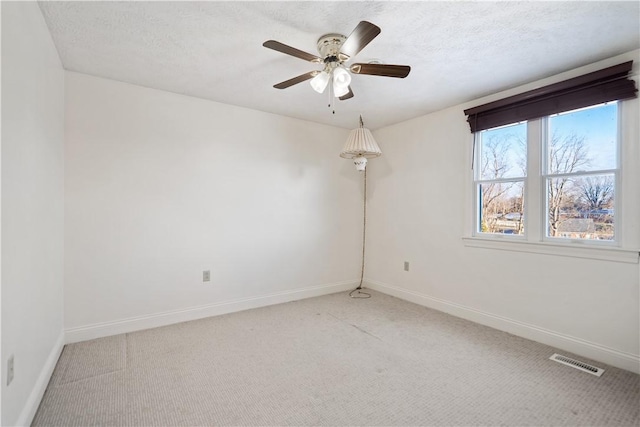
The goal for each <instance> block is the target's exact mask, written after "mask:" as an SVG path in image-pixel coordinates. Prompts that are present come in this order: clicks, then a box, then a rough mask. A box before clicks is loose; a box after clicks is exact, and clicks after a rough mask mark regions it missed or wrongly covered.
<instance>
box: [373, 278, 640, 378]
mask: <svg viewBox="0 0 640 427" xmlns="http://www.w3.org/2000/svg"><path fill="white" fill-rule="evenodd" d="M365 284H366V287H367V288H369V289H373V290H374V291H378V292H382V293H384V294H387V295H391V296H394V297H397V298H400V299H403V300H406V301H410V302H413V303H416V304H420V305H423V306H426V307H429V308H433V309H435V310H438V311H443V312H445V313H448V314H451V315H454V316H456V317H461V318H463V319H467V320H471V321H472V322H476V323H480V324H482V325H486V326H490V327H492V328H495V329H498V330H501V331H504V332H508V333H510V334H513V335H518V336H520V337H523V338H527V339H530V340H532V341H537V342H540V343H542V344H546V345H550V346H553V347H556V348H559V349H562V350H565V351H569V352H571V353H574V354H577V355H580V356H583V357H587V358H589V359H593V360H596V361H600V362H602V363H606V364H608V365H611V366H615V367H617V368H621V369H625V370H627V371H631V372H635V373H637V374H638V373H640V356H638V355H636V354H631V353H625V352H622V351H618V350H614V349H612V348H609V347H605V346H602V345H599V344H595V343H592V342H589V341H585V340H583V339H580V338H576V337H572V336H569V335H564V334H561V333H558V332H554V331H550V330H548V329H544V328H540V327H538V326H535V325H530V324H527V323H523V322H519V321H517V320H513V319H508V318H506V317H502V316H497V315H495V314H491V313H487V312H484V311H480V310H476V309H474V308H471V307H466V306H463V305H460V304H456V303H453V302H450V301H445V300H443V299H440V298H435V297H431V296H429V295H424V294H421V293H418V292H415V291H409V290H406V289H402V288H399V287H396V286H392V285H389V284H386V283H382V282H378V281H374V280H368V279H365Z"/></svg>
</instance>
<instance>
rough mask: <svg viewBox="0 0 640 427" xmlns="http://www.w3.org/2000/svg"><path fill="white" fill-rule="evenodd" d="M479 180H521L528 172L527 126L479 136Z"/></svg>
mask: <svg viewBox="0 0 640 427" xmlns="http://www.w3.org/2000/svg"><path fill="white" fill-rule="evenodd" d="M478 136H479V138H478V140H479V147H478V149H479V150H478V153H479V156H478V161H479V163H480V164H479V165H478V171H479V172H478V173H479V177H480V178H479V179H481V180H486V179H499V178H520V177H524V176H526V171H527V161H526V158H527V124H526V123H518V124H515V125H510V126H503V127H499V128H495V129H488V130H485V131H482V132H480V133H479V134H478Z"/></svg>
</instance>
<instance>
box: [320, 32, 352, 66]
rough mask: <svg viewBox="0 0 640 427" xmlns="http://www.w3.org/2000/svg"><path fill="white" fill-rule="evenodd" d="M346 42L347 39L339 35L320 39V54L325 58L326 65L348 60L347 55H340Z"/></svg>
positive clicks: (325, 36)
mask: <svg viewBox="0 0 640 427" xmlns="http://www.w3.org/2000/svg"><path fill="white" fill-rule="evenodd" d="M346 40H347V37H345V36H343V35H342V34H337V33H330V34H325V35H324V36H322V37H320V38H319V39H318V52H319V53H320V56H321V57H322V58H324V63H325V64H329V63H332V62H337V63H342V62H344V61H346V60H347V59H348V57H347V56H346V55H344V54H342V53H340V48H341V47H342V45H343V44H344V42H345V41H346Z"/></svg>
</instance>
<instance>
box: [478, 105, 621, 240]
mask: <svg viewBox="0 0 640 427" xmlns="http://www.w3.org/2000/svg"><path fill="white" fill-rule="evenodd" d="M529 127H532V128H533V130H532V129H529ZM535 129H542V131H541V132H535ZM528 135H533V139H531V140H530V139H529V138H528ZM618 145H619V144H618V103H617V102H612V103H607V104H601V105H596V106H591V107H587V108H582V109H579V110H574V111H567V112H563V113H559V114H554V115H552V116H549V117H545V118H542V119H536V120H531V121H529V122H523V123H515V124H512V125H506V126H500V127H496V128H491V129H486V130H483V131H480V132H477V133H476V153H475V165H474V186H475V203H474V204H475V217H476V219H477V220H476V223H475V232H476V234H478V235H495V234H500V235H505V234H506V235H510V236H514V237H515V236H523V235H525V233H526V231H527V229H528V227H527V221H526V220H527V216H526V215H525V206H530V207H531V208H530V209H528V211H529V214H531V215H538V216H539V217H540V218H542V224H543V228H544V236H542V237H543V238H544V239H550V240H562V239H564V240H565V241H567V240H568V241H572V240H576V239H582V240H601V241H615V237H616V233H615V223H616V221H615V218H616V217H615V205H616V203H615V199H616V191H615V190H616V182H617V181H618V175H619V168H618V164H619V155H618V151H619V150H618ZM528 154H529V156H537V157H539V158H542V159H543V161H542V162H536V161H533V162H528V161H527V155H528ZM527 176H530V177H531V179H530V180H529V181H530V182H529V183H527ZM540 178H541V179H542V180H543V184H542V191H541V192H543V193H544V195H543V196H542V197H543V198H544V202H540V197H538V195H536V192H534V191H527V189H528V188H530V187H535V183H534V182H531V181H532V180H539V179H540ZM534 239H535V236H534Z"/></svg>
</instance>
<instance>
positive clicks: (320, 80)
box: [309, 71, 330, 93]
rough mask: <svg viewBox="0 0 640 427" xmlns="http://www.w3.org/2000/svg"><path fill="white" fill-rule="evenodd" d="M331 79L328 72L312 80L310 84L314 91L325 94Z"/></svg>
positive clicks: (323, 72) (321, 73)
mask: <svg viewBox="0 0 640 427" xmlns="http://www.w3.org/2000/svg"><path fill="white" fill-rule="evenodd" d="M329 77H330V76H329V73H327V72H326V71H322V72H320V73H318V75H317V76H315V77H314V78H312V79H311V81H310V82H309V83H310V84H311V87H312V88H313V90H315V91H316V92H318V93H322V92H324V90H325V89H326V88H327V85H328V84H329Z"/></svg>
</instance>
